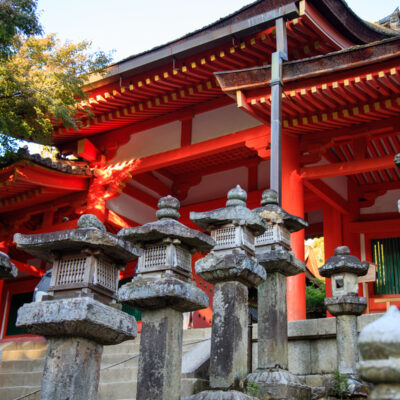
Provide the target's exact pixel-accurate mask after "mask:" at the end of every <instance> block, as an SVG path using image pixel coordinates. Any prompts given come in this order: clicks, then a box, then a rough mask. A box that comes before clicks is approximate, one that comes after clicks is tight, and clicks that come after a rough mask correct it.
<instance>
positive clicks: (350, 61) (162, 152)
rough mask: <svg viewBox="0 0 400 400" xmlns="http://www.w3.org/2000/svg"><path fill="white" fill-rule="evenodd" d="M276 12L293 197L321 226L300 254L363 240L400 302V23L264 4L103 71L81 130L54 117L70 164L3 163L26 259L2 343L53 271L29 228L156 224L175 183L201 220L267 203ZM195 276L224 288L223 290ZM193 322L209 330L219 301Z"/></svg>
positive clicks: (336, 1)
mask: <svg viewBox="0 0 400 400" xmlns="http://www.w3.org/2000/svg"><path fill="white" fill-rule="evenodd" d="M278 17H283V18H284V19H285V21H286V31H287V45H288V61H284V62H283V66H282V80H283V86H282V119H281V126H282V164H281V176H282V206H283V208H285V209H286V210H287V211H288V212H290V213H292V214H295V215H297V216H300V217H303V218H304V219H305V220H307V221H308V224H309V226H308V228H307V229H305V230H303V231H301V232H298V233H296V234H293V235H292V247H293V251H294V252H295V253H296V255H297V257H299V258H300V259H304V241H305V238H313V237H320V236H323V237H324V244H325V257H330V256H332V255H333V250H334V248H335V247H337V246H339V245H342V244H345V245H347V246H349V247H350V249H351V252H352V254H354V255H356V256H358V257H360V258H361V259H363V260H367V261H370V262H371V263H374V264H376V266H377V267H376V274H375V275H374V274H370V275H371V276H372V277H371V276H370V279H369V281H368V282H365V283H362V284H361V283H360V294H363V295H365V296H368V299H369V302H368V310H367V312H379V311H384V310H385V309H386V307H387V306H388V305H389V304H397V305H400V215H399V213H398V207H397V201H398V199H400V170H399V169H397V167H396V166H395V164H394V162H393V158H394V155H395V154H397V153H399V152H400V115H399V111H400V36H399V34H400V32H399V31H396V30H390V29H387V28H384V27H382V26H379V25H377V24H370V23H367V22H364V21H362V20H361V19H360V18H358V17H357V16H356V15H355V14H354V13H353V12H352V11H351V10H350V9H349V8H348V7H347V5H346V3H345V2H344V1H342V0H302V1H295V2H293V1H291V0H258V1H255V2H254V3H252V4H249V5H248V6H246V7H244V8H242V9H241V10H239V11H238V12H236V13H234V14H232V15H229V16H227V17H225V18H222V19H220V20H218V21H217V22H216V23H214V24H211V25H209V26H206V27H204V28H202V29H200V30H197V31H195V32H193V33H190V34H188V35H186V36H185V37H182V38H180V39H178V40H176V41H174V42H171V43H167V44H165V45H162V46H159V47H157V48H155V49H152V50H150V51H148V52H145V53H142V54H138V55H135V56H132V57H129V58H127V59H125V60H122V61H120V62H118V63H116V64H115V65H113V66H112V67H110V69H109V72H108V75H107V76H106V77H104V78H101V79H98V80H95V79H94V80H93V82H92V85H91V87H90V88H87V93H88V100H87V101H86V102H84V103H82V105H81V106H82V110H83V109H84V108H85V107H87V106H89V107H90V109H91V111H92V115H91V116H90V117H88V116H87V115H86V114H85V113H84V112H83V111H82V112H81V111H80V110H79V109H78V111H77V112H78V115H77V117H78V118H80V120H81V124H80V128H79V129H78V130H72V129H68V128H65V127H63V126H55V136H54V138H53V142H54V145H55V146H57V147H58V149H59V151H60V157H59V159H57V160H56V161H52V160H50V159H44V158H42V157H40V156H32V155H27V154H25V155H23V154H20V157H19V158H16V159H15V160H14V161H13V162H12V163H10V164H8V165H3V166H2V167H1V169H0V250H1V251H3V252H5V253H7V254H9V256H10V257H11V259H12V261H13V262H14V263H15V265H16V266H17V268H18V269H19V275H18V277H17V278H16V279H13V280H6V281H0V339H1V340H11V339H15V338H18V337H20V336H21V335H22V336H24V335H23V332H20V331H19V330H18V329H17V328H16V327H15V318H16V310H17V309H18V307H20V306H21V305H22V304H23V303H24V302H30V301H31V299H32V291H33V289H34V287H35V286H36V285H37V283H38V281H39V279H40V277H41V276H42V275H43V274H44V273H45V271H46V267H47V268H48V266H46V265H44V264H43V263H41V262H40V261H39V260H36V259H33V258H32V257H31V256H29V255H27V254H25V253H23V252H21V251H19V250H17V249H16V248H15V245H14V244H13V234H14V233H15V232H21V233H25V234H33V233H40V232H51V231H56V230H64V229H70V228H73V227H76V222H77V219H78V218H79V216H80V215H81V214H83V213H94V214H96V215H97V216H98V217H99V218H100V219H101V220H102V221H103V222H104V223H105V225H106V227H107V229H108V230H109V231H110V232H118V231H119V230H120V229H121V228H123V227H128V226H135V225H138V224H143V223H146V222H149V221H152V220H154V219H155V209H156V207H157V201H158V199H159V198H160V197H161V196H165V195H168V194H171V195H173V196H176V197H177V198H178V199H179V200H180V202H181V209H180V213H181V219H180V221H181V222H183V223H185V224H187V225H189V226H192V227H194V226H193V225H192V224H191V222H190V220H189V218H188V215H189V212H190V211H200V210H211V209H214V208H218V207H223V206H224V205H225V201H226V193H227V192H228V190H229V189H231V188H232V187H234V186H236V185H237V184H240V185H241V186H242V187H243V188H244V189H245V190H247V192H248V202H247V205H248V207H249V208H255V207H258V206H259V204H260V199H261V193H262V191H263V190H265V189H266V188H269V187H270V160H271V88H270V83H271V54H272V53H273V52H275V51H276V26H275V21H276V19H277V18H278ZM68 155H74V156H75V161H74V160H72V159H71V158H67V157H66V156H68ZM272 157H273V155H272ZM201 256H202V255H196V256H195V257H194V258H195V259H196V258H199V257H201ZM134 270H135V264H134V263H133V264H130V265H128V268H127V269H126V271H124V273H123V276H122V278H128V277H131V276H133V274H134ZM194 279H195V280H196V284H197V285H198V286H199V287H201V288H203V290H205V291H206V292H207V293H208V294H209V295H210V297H212V290H213V288H212V285H209V284H208V283H207V282H205V281H202V280H201V279H200V278H198V277H196V276H194ZM305 284H306V278H305V275H304V274H302V275H298V276H295V277H290V278H288V311H289V313H288V316H289V319H291V320H295V319H304V318H305V317H306V307H305ZM329 287H330V286H329V285H327V296H329V295H330V289H329ZM193 322H194V326H205V325H208V324H209V323H210V322H211V311H210V309H206V310H201V311H199V312H196V313H195V314H194V317H193Z"/></svg>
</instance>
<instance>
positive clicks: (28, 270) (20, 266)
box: [11, 259, 45, 277]
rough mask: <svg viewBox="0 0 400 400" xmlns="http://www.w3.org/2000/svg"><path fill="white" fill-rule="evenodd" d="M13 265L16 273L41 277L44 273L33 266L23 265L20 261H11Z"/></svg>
mask: <svg viewBox="0 0 400 400" xmlns="http://www.w3.org/2000/svg"><path fill="white" fill-rule="evenodd" d="M11 262H12V263H13V264H15V266H16V267H17V269H18V271H21V272H25V273H26V274H29V275H33V276H38V277H41V276H43V275H44V273H45V271H42V270H41V269H39V268H36V267H34V266H33V265H29V264H25V263H23V262H21V261H17V260H13V259H12V260H11Z"/></svg>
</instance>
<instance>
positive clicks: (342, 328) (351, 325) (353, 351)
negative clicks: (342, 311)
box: [336, 315, 358, 377]
mask: <svg viewBox="0 0 400 400" xmlns="http://www.w3.org/2000/svg"><path fill="white" fill-rule="evenodd" d="M336 332H337V334H336V345H337V358H338V370H339V372H340V373H341V374H343V375H347V376H353V377H357V371H356V364H357V362H358V349H357V317H356V315H340V316H338V317H337V318H336Z"/></svg>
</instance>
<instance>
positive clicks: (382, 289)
mask: <svg viewBox="0 0 400 400" xmlns="http://www.w3.org/2000/svg"><path fill="white" fill-rule="evenodd" d="M371 248H372V259H373V262H374V263H375V264H376V265H377V266H378V267H377V269H376V281H375V294H400V238H399V237H397V238H389V239H372V241H371Z"/></svg>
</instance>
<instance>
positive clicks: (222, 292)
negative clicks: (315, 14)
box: [210, 282, 248, 389]
mask: <svg viewBox="0 0 400 400" xmlns="http://www.w3.org/2000/svg"><path fill="white" fill-rule="evenodd" d="M247 326H248V291H247V287H246V286H245V285H243V284H242V283H240V282H220V283H217V284H216V285H215V287H214V297H213V323H212V334H211V357H210V387H211V388H212V389H230V388H235V387H238V385H239V383H240V380H241V379H243V378H245V376H246V374H247V372H248V371H247V367H248V366H247V343H248V336H247Z"/></svg>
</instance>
